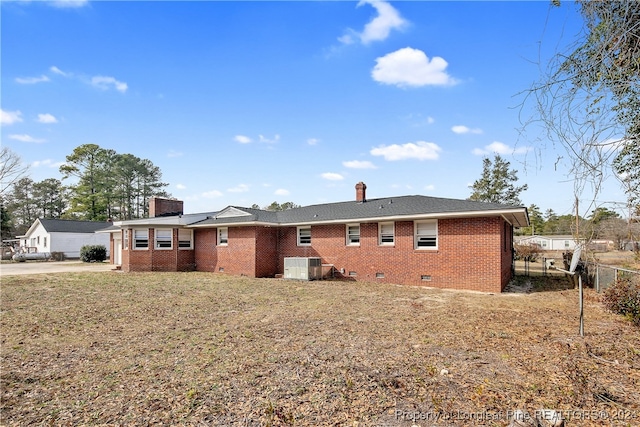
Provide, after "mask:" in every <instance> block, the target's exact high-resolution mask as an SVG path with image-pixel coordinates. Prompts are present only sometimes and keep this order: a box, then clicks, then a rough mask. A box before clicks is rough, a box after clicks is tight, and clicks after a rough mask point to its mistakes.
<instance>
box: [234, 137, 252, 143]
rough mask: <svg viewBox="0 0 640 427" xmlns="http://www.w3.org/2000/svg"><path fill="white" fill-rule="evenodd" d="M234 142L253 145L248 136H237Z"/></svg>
mask: <svg viewBox="0 0 640 427" xmlns="http://www.w3.org/2000/svg"><path fill="white" fill-rule="evenodd" d="M233 140H234V141H236V142H239V143H240V144H249V143H251V142H252V141H251V138H249V137H248V136H244V135H236V136H234V137H233Z"/></svg>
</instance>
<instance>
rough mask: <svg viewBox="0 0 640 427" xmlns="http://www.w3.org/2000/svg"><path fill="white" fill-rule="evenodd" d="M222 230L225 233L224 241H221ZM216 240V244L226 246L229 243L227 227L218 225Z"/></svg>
mask: <svg viewBox="0 0 640 427" xmlns="http://www.w3.org/2000/svg"><path fill="white" fill-rule="evenodd" d="M222 231H224V234H225V240H226V242H224V243H223V242H222V237H221V234H222ZM217 242H218V246H228V245H229V227H218V231H217Z"/></svg>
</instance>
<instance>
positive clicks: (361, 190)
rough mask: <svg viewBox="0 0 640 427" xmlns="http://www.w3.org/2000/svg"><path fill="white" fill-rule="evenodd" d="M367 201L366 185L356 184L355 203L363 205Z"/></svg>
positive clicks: (362, 183)
mask: <svg viewBox="0 0 640 427" xmlns="http://www.w3.org/2000/svg"><path fill="white" fill-rule="evenodd" d="M366 201H367V185H366V184H365V183H364V182H362V181H360V182H359V183H357V184H356V202H361V203H364V202H366Z"/></svg>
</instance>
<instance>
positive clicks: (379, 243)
mask: <svg viewBox="0 0 640 427" xmlns="http://www.w3.org/2000/svg"><path fill="white" fill-rule="evenodd" d="M385 225H390V226H391V229H392V233H391V236H392V237H393V242H383V241H382V226H385ZM395 244H396V223H395V222H379V223H378V245H380V246H395Z"/></svg>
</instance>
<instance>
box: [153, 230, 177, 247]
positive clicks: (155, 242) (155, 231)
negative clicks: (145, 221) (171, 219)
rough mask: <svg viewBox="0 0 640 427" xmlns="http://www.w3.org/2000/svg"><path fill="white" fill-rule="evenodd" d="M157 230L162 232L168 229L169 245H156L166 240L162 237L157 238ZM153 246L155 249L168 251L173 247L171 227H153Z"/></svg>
mask: <svg viewBox="0 0 640 427" xmlns="http://www.w3.org/2000/svg"><path fill="white" fill-rule="evenodd" d="M159 231H162V232H167V231H168V232H169V247H160V246H159V245H158V243H159V242H160V241H165V242H166V241H167V240H164V239H162V240H159V239H158V234H159V233H158V232H159ZM153 247H154V248H155V249H156V250H157V251H170V250H172V249H173V229H171V228H156V229H154V231H153Z"/></svg>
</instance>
